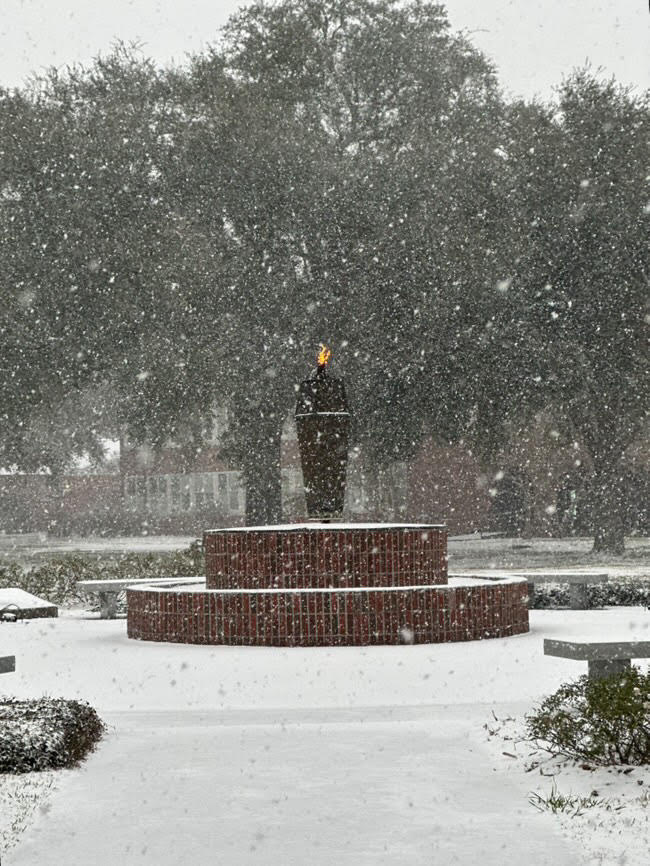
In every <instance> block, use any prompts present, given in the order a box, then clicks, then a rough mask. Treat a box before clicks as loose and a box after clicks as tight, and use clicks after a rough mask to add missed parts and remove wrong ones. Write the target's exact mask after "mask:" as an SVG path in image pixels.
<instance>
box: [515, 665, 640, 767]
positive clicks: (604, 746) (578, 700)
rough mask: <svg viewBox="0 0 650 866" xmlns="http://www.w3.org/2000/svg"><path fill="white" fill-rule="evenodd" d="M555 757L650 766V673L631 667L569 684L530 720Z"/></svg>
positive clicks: (534, 734) (530, 731) (532, 731)
mask: <svg viewBox="0 0 650 866" xmlns="http://www.w3.org/2000/svg"><path fill="white" fill-rule="evenodd" d="M526 722H527V728H528V734H529V736H530V737H531V738H532V739H534V740H541V741H543V743H544V747H545V748H547V749H548V751H550V752H552V753H554V754H561V755H566V756H567V757H569V758H574V759H577V760H580V761H588V762H589V763H592V764H602V765H608V764H649V763H650V674H643V673H641V671H640V670H639V669H638V668H635V667H632V668H630V669H629V670H626V671H623V672H622V673H619V674H615V675H613V676H611V677H605V678H603V679H589V677H587V676H584V677H581V678H580V679H579V680H577V681H576V682H573V683H565V684H564V685H562V686H560V688H559V689H558V690H557V692H555V694H553V695H551V696H550V697H548V698H546V699H545V700H544V701H543V702H542V704H541V705H540V706H539V707H538V708H537V709H536V710H535V711H534V712H533V713H532V714H531V715H530V716H528V717H527V719H526Z"/></svg>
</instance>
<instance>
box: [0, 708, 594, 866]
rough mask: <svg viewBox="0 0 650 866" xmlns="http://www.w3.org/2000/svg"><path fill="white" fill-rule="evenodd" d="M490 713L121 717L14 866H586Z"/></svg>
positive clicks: (66, 777)
mask: <svg viewBox="0 0 650 866" xmlns="http://www.w3.org/2000/svg"><path fill="white" fill-rule="evenodd" d="M487 713H488V710H487V708H486V707H481V706H480V705H479V706H478V707H477V706H476V705H474V706H473V707H471V708H468V707H464V706H462V705H456V706H451V707H441V706H436V707H422V706H420V707H415V708H411V707H400V708H397V709H391V708H382V707H373V708H371V709H367V710H366V709H363V708H357V709H355V710H345V709H331V710H319V709H308V710H306V709H305V710H299V709H292V710H287V711H286V712H283V711H270V710H259V711H257V710H241V711H238V710H228V711H217V710H206V711H198V710H197V711H189V710H188V711H158V712H156V711H151V712H141V713H140V712H135V711H132V712H116V713H112V714H108V715H107V716H106V717H105V718H106V720H107V721H108V722H109V724H110V725H111V728H112V729H111V731H110V732H109V734H108V736H107V738H106V739H105V740H104V742H103V743H102V745H101V746H100V748H99V749H98V751H97V752H96V753H95V754H94V755H93V756H91V758H90V759H89V760H88V761H87V763H86V764H85V765H84V767H83V768H82V769H81V770H78V771H74V772H69V773H65V774H63V777H62V781H61V782H60V784H59V787H58V790H57V791H56V792H55V793H54V794H53V796H52V798H51V800H50V801H49V804H48V808H47V809H46V810H44V811H42V812H41V814H40V815H39V816H38V818H37V819H36V820H35V822H34V824H33V825H32V826H31V827H29V829H28V830H27V832H26V833H25V835H24V837H23V838H22V839H21V841H20V842H19V843H18V845H17V846H16V847H15V848H14V849H12V850H11V851H9V852H8V853H7V854H6V855H4V856H3V858H2V863H3V866H36V864H38V866H62V864H65V866H85V864H90V863H92V864H94V866H118V864H119V866H130V864H155V866H183V864H190V863H191V864H193V866H221V864H223V866H226V864H227V866H250V864H264V866H306V864H310V866H331V864H334V863H336V864H344V866H382V864H391V866H395V864H398V866H401V864H408V866H448V864H449V866H451V864H459V866H477V864H480V866H504V864H517V863H525V864H527V866H579V864H581V863H582V862H583V861H582V859H581V854H580V852H579V851H578V850H576V848H575V847H574V846H573V845H572V844H571V843H569V842H567V841H565V840H564V839H563V838H562V837H561V836H560V835H559V830H558V828H557V825H556V823H555V822H554V820H553V818H552V816H549V815H547V814H541V813H539V812H537V811H535V809H533V808H532V807H531V806H530V805H529V804H528V802H527V788H526V784H527V779H526V778H519V776H517V777H515V776H513V775H508V774H506V773H505V771H504V770H503V769H501V767H502V763H501V762H499V765H498V766H497V762H495V761H493V757H492V755H491V753H490V752H489V751H488V748H487V746H486V744H485V743H484V741H483V732H482V727H481V723H482V722H483V721H485V718H486V715H487Z"/></svg>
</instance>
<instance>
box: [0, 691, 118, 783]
mask: <svg viewBox="0 0 650 866" xmlns="http://www.w3.org/2000/svg"><path fill="white" fill-rule="evenodd" d="M103 733H104V723H103V722H102V720H101V719H100V718H99V716H98V715H97V713H96V712H95V710H94V709H93V708H92V707H91V706H89V705H88V704H86V703H81V702H80V701H67V700H63V699H53V698H40V699H39V700H31V701H18V700H13V699H4V700H1V701H0V773H30V772H33V771H34V770H54V769H60V768H62V767H74V766H75V765H76V764H78V763H79V761H81V760H83V759H84V758H85V757H86V755H87V754H88V752H90V751H92V749H93V748H94V747H95V745H96V744H97V743H98V742H99V740H100V739H101V737H102V734H103Z"/></svg>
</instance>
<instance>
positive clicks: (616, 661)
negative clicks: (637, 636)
mask: <svg viewBox="0 0 650 866" xmlns="http://www.w3.org/2000/svg"><path fill="white" fill-rule="evenodd" d="M544 655H547V656H559V657H560V658H566V659H576V660H578V661H586V662H587V665H588V671H589V676H590V677H591V678H592V679H597V678H600V677H607V676H611V675H612V674H616V673H620V672H621V671H624V670H626V668H629V667H630V665H631V660H632V659H645V658H650V640H629V641H577V640H573V641H572V640H559V639H556V638H545V640H544Z"/></svg>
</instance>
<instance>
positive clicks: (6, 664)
mask: <svg viewBox="0 0 650 866" xmlns="http://www.w3.org/2000/svg"><path fill="white" fill-rule="evenodd" d="M15 670H16V656H0V674H10V673H12V672H13V671H15Z"/></svg>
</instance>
